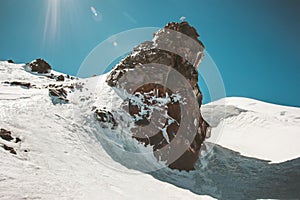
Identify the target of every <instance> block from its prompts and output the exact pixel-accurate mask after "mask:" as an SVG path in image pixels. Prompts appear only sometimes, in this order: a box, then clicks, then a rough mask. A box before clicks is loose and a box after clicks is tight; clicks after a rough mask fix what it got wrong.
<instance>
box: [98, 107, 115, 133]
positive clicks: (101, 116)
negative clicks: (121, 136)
mask: <svg viewBox="0 0 300 200" xmlns="http://www.w3.org/2000/svg"><path fill="white" fill-rule="evenodd" d="M95 115H96V118H97V119H98V120H99V121H100V122H101V124H102V127H103V128H108V127H110V128H112V129H114V128H116V126H117V125H118V124H117V122H116V120H115V119H114V116H113V114H112V113H111V112H110V111H107V110H105V109H97V110H96V111H95ZM108 125H110V126H108Z"/></svg>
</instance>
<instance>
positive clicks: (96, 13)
mask: <svg viewBox="0 0 300 200" xmlns="http://www.w3.org/2000/svg"><path fill="white" fill-rule="evenodd" d="M90 10H91V12H92V14H93V18H94V20H96V21H101V20H102V14H101V12H99V11H97V9H96V8H95V7H94V6H91V7H90Z"/></svg>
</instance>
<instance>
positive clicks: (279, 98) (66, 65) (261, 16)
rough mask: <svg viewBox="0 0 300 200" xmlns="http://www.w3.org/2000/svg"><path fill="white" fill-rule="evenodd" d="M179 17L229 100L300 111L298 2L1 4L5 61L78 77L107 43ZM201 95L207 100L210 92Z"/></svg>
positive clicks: (53, 0)
mask: <svg viewBox="0 0 300 200" xmlns="http://www.w3.org/2000/svg"><path fill="white" fill-rule="evenodd" d="M91 6H93V7H94V8H95V10H96V11H97V14H98V16H95V15H93V11H94V10H93V9H91ZM47 13H49V14H47ZM47 16H48V17H47ZM181 16H185V17H186V20H187V21H188V22H190V23H191V25H193V26H194V27H195V28H196V29H197V30H198V32H199V33H200V39H201V40H202V41H203V43H204V44H205V46H206V50H207V51H208V52H209V53H210V55H211V57H212V58H213V59H214V61H215V63H216V64H217V66H218V68H219V70H220V72H221V75H222V77H223V80H224V84H225V89H226V93H227V96H244V97H249V98H255V99H259V100H263V101H267V102H272V103H277V104H284V105H293V106H298V107H300V89H299V87H300V37H299V35H300V22H299V19H300V1H297V0H294V1H292V0H252V1H246V0H226V1H221V0H219V1H217V0H209V1H207V0H190V1H189V0H187V1H178V0H165V1H162V0H153V1H146V0H134V1H133V0H132V1H129V0H119V1H116V0H107V1H101V0H99V1H98V0H85V1H83V0H1V2H0V27H1V29H0V30H1V33H0V34H1V37H0V44H1V47H0V59H1V60H6V59H13V60H15V61H16V62H20V63H24V62H29V61H31V60H33V59H35V58H39V57H41V58H44V59H45V60H46V61H48V62H49V63H50V64H51V65H52V67H53V68H54V69H55V70H57V71H61V72H65V73H68V74H71V75H76V74H77V70H78V68H79V67H80V65H81V63H82V62H83V60H84V58H85V57H86V56H87V55H88V54H89V52H90V51H91V50H92V49H93V48H94V47H95V46H96V45H98V44H99V43H100V42H101V41H103V40H105V39H106V38H108V37H109V36H111V35H113V34H116V33H119V32H121V31H125V30H128V29H132V28H139V27H163V26H164V25H165V24H166V23H167V22H170V21H179V18H180V17H181ZM200 67H201V66H200ZM203 93H204V96H208V95H206V93H207V91H206V90H205V87H203ZM205 101H206V102H208V101H209V99H208V98H206V99H205Z"/></svg>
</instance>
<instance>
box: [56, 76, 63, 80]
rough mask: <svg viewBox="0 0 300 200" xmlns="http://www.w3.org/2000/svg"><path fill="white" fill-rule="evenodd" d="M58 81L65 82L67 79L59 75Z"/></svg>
mask: <svg viewBox="0 0 300 200" xmlns="http://www.w3.org/2000/svg"><path fill="white" fill-rule="evenodd" d="M56 80H57V81H64V80H65V77H64V76H63V75H59V76H58V77H57V78H56Z"/></svg>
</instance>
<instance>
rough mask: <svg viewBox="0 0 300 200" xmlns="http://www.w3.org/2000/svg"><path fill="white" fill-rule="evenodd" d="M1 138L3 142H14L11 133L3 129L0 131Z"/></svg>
mask: <svg viewBox="0 0 300 200" xmlns="http://www.w3.org/2000/svg"><path fill="white" fill-rule="evenodd" d="M0 137H1V138H2V139H3V140H6V141H11V140H13V139H14V138H13V137H12V136H11V132H10V131H8V130H5V129H3V128H1V129H0Z"/></svg>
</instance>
